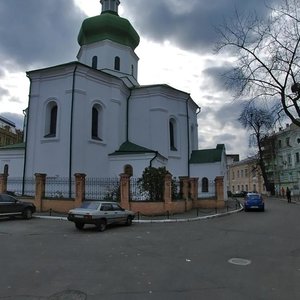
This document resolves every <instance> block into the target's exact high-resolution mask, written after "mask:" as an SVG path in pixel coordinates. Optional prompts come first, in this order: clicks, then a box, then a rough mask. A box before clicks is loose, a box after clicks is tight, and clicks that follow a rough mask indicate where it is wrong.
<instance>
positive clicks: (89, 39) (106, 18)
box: [78, 11, 140, 50]
mask: <svg viewBox="0 0 300 300" xmlns="http://www.w3.org/2000/svg"><path fill="white" fill-rule="evenodd" d="M103 40H111V41H113V42H116V43H119V44H122V45H125V46H129V47H131V48H132V50H134V49H135V48H136V47H137V46H138V45H139V43H140V37H139V35H138V34H137V32H136V31H135V30H134V28H133V27H132V25H131V24H130V22H129V21H128V20H127V19H124V18H121V17H119V16H118V14H117V13H115V12H113V11H105V12H102V13H101V15H99V16H95V17H91V18H88V19H85V20H84V21H83V23H82V25H81V28H80V32H79V34H78V43H79V45H80V46H82V45H88V44H91V43H95V42H99V41H103Z"/></svg>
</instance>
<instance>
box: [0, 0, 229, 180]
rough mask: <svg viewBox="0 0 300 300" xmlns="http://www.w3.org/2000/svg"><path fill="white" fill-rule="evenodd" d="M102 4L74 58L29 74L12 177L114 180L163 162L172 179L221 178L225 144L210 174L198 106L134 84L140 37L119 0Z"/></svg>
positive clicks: (171, 92)
mask: <svg viewBox="0 0 300 300" xmlns="http://www.w3.org/2000/svg"><path fill="white" fill-rule="evenodd" d="M100 2H101V4H102V12H101V14H100V15H98V16H95V17H91V18H87V19H86V20H84V21H83V23H82V26H81V29H80V32H79V35H78V43H79V45H80V49H79V52H78V55H77V61H73V62H69V63H65V64H62V65H56V66H52V67H49V68H44V69H38V70H33V71H29V72H27V76H28V78H29V80H30V95H29V103H28V109H27V115H26V120H25V122H26V126H25V128H26V129H25V130H26V134H25V145H24V149H18V151H21V152H22V151H23V155H24V156H23V157H24V161H23V163H22V164H19V167H17V168H16V167H13V168H10V175H13V176H23V177H32V176H33V174H35V173H45V174H47V176H51V177H63V178H71V177H73V176H74V174H75V173H84V174H86V175H87V176H89V177H117V176H119V174H120V173H123V172H124V170H125V169H126V168H128V167H130V169H131V170H132V175H133V176H134V177H140V176H141V174H142V172H143V170H144V169H145V168H146V167H149V166H153V167H162V166H164V167H166V169H167V170H168V171H169V172H170V173H171V174H172V175H173V176H190V177H200V178H201V176H202V175H203V176H205V174H208V173H209V174H210V173H214V174H211V175H210V176H211V177H212V178H210V180H211V179H214V178H215V177H216V176H226V165H225V168H224V167H223V165H224V157H225V156H226V155H225V148H224V149H223V148H222V147H221V148H222V149H223V150H222V151H223V152H222V155H221V158H222V161H220V166H221V169H220V168H217V171H216V172H214V171H213V172H208V173H207V170H206V168H209V166H207V164H206V165H205V168H201V162H200V161H197V159H195V157H196V158H197V156H199V155H197V153H198V152H197V151H199V150H198V124H197V117H198V114H199V112H200V107H199V106H198V105H197V104H196V103H195V101H194V100H193V99H192V98H191V97H190V94H188V93H186V92H183V91H180V90H177V89H176V88H173V87H171V86H168V85H165V84H157V85H146V86H145V85H140V84H139V83H138V60H139V58H138V57H137V55H136V53H135V48H136V47H137V46H138V44H139V35H138V34H137V32H136V31H135V29H134V28H133V27H132V25H131V24H130V22H129V21H128V20H127V19H124V18H122V17H120V16H119V15H118V6H119V4H120V1H119V0H101V1H100ZM3 153H4V152H3ZM198 154H199V153H198ZM192 156H193V157H194V159H193V161H191V157H192ZM3 162H4V163H5V160H3V157H2V162H1V150H0V163H1V164H3ZM214 163H215V162H214ZM0 168H2V166H1V165H0Z"/></svg>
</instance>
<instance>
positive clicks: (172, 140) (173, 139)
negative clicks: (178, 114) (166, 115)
mask: <svg viewBox="0 0 300 300" xmlns="http://www.w3.org/2000/svg"><path fill="white" fill-rule="evenodd" d="M169 134H170V150H172V151H177V148H176V121H175V119H173V118H172V119H170V121H169Z"/></svg>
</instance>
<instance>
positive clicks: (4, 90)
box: [0, 86, 9, 101]
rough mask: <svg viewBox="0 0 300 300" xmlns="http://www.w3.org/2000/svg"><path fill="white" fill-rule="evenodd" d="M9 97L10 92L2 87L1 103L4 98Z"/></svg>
mask: <svg viewBox="0 0 300 300" xmlns="http://www.w3.org/2000/svg"><path fill="white" fill-rule="evenodd" d="M7 95H9V91H8V90H7V89H5V88H3V87H1V86H0V101H1V98H2V97H3V96H7Z"/></svg>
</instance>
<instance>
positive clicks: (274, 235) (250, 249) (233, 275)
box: [0, 199, 300, 300]
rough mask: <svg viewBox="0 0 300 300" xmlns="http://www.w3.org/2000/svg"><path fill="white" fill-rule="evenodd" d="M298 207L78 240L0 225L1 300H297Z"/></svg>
mask: <svg viewBox="0 0 300 300" xmlns="http://www.w3.org/2000/svg"><path fill="white" fill-rule="evenodd" d="M299 216H300V205H296V204H288V203H286V202H284V201H281V200H275V199H273V200H272V199H269V200H268V202H267V203H266V211H265V212H247V213H245V212H240V213H237V214H233V215H229V216H225V217H221V218H214V219H209V220H200V221H195V222H186V223H163V224H155V223H152V224H134V225H132V226H131V227H126V226H115V227H111V228H108V229H107V230H106V231H105V232H102V233H101V232H97V231H95V230H94V229H93V228H87V229H86V230H84V231H77V230H76V229H75V227H74V225H73V223H71V222H68V221H61V220H44V219H36V218H35V219H32V220H29V221H26V220H0V268H1V275H0V299H1V300H3V299H5V300H6V299H14V300H15V299H16V300H23V299H24V300H32V299H41V300H46V299H50V300H69V299H95V300H96V299H97V300H99V299H108V300H110V299H118V300H119V299H121V300H123V299H124V300H127V299H139V300H140V299H155V300H157V299H158V300H160V299H172V300H177V299H189V300H190V299H206V300H207V299H208V300H210V299H212V300H214V299H217V300H223V299H224V300H225V299H226V300H227V299H228V300H235V299H237V300H239V299H246V300H250V299H251V300H253V299H255V300H260V299H261V300H266V299H270V300H276V299H282V300H289V299H291V300H295V299H300V239H299V236H300V218H299Z"/></svg>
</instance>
